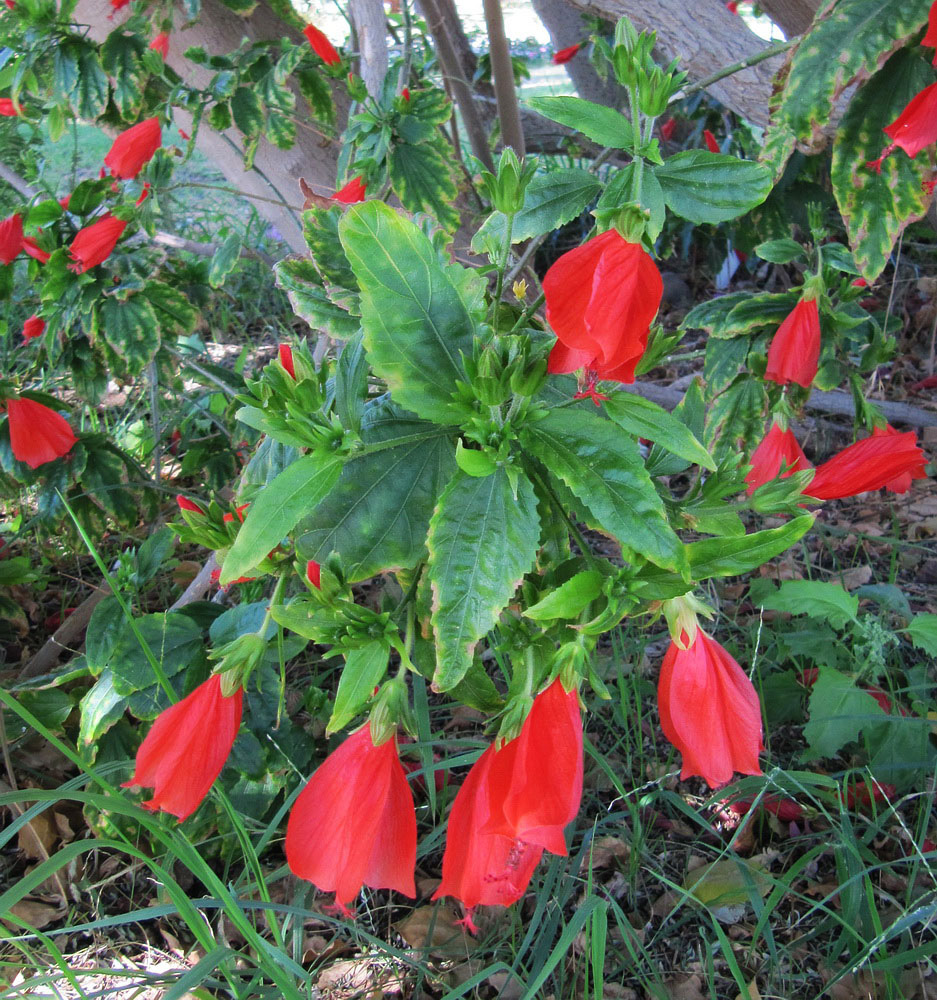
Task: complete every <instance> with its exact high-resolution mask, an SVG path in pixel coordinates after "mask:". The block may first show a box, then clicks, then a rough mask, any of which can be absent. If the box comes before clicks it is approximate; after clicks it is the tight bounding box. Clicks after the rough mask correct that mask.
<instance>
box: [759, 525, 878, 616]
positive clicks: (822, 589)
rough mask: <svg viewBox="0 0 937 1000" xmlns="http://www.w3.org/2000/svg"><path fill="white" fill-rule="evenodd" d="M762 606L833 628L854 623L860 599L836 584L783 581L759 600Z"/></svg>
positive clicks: (816, 581) (815, 581) (812, 581)
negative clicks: (777, 587)
mask: <svg viewBox="0 0 937 1000" xmlns="http://www.w3.org/2000/svg"><path fill="white" fill-rule="evenodd" d="M797 520H801V519H800V518H797ZM761 606H762V607H763V608H766V609H767V610H769V611H787V612H789V613H790V614H792V615H807V617H808V618H818V619H820V620H821V621H828V622H829V623H830V624H831V625H832V626H833V627H834V628H844V627H845V626H846V625H847V624H848V623H849V622H854V621H855V620H856V615H857V614H858V613H859V598H858V597H856V596H855V595H854V594H849V593H847V592H846V590H844V589H843V587H842V586H841V585H840V584H838V583H827V582H824V581H820V580H785V581H784V582H783V583H782V584H781V586H780V588H779V589H778V591H777V592H776V593H774V594H766V595H765V596H764V597H763V598H762V601H761Z"/></svg>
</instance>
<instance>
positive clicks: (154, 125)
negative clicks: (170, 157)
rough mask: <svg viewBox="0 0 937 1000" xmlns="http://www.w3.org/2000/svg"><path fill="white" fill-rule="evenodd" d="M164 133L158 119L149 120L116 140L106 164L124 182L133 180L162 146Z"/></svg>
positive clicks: (105, 158) (128, 130)
mask: <svg viewBox="0 0 937 1000" xmlns="http://www.w3.org/2000/svg"><path fill="white" fill-rule="evenodd" d="M162 142H163V133H162V129H161V128H160V126H159V119H158V118H147V119H146V121H142V122H140V123H139V124H137V125H134V126H133V127H132V128H128V129H127V130H126V131H125V132H121V133H120V135H119V136H117V138H116V139H115V140H114V143H113V145H112V146H111V148H110V151H109V152H108V154H107V156H105V157H104V163H105V165H106V166H108V167H110V171H111V174H112V175H113V176H114V177H117V178H119V179H120V180H123V181H130V180H133V179H134V177H136V176H137V174H138V173H140V171H141V170H142V169H143V167H144V165H145V164H146V163H148V162H149V161H150V160H151V159H152V158H153V154H154V153H155V152H156V150H157V149H159V147H160V146H161V145H162Z"/></svg>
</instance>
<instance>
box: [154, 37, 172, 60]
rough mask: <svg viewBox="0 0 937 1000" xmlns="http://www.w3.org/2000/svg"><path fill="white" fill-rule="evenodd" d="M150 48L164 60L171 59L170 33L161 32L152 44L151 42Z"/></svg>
mask: <svg viewBox="0 0 937 1000" xmlns="http://www.w3.org/2000/svg"><path fill="white" fill-rule="evenodd" d="M150 48H151V49H152V50H153V51H154V52H158V53H159V54H160V55H161V56H162V57H163V59H168V58H169V34H168V32H165V31H161V32H160V33H159V34H158V35H157V36H156V37H155V38H154V39H153V41H152V42H150Z"/></svg>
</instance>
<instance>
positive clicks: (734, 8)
mask: <svg viewBox="0 0 937 1000" xmlns="http://www.w3.org/2000/svg"><path fill="white" fill-rule="evenodd" d="M726 10H727V11H728V12H729V13H730V14H738V12H739V0H729V2H728V3H727V4H726Z"/></svg>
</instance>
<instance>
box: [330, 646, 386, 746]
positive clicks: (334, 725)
mask: <svg viewBox="0 0 937 1000" xmlns="http://www.w3.org/2000/svg"><path fill="white" fill-rule="evenodd" d="M389 656H390V650H389V648H388V647H387V645H386V644H385V643H383V642H369V643H368V644H367V645H366V646H362V647H361V648H360V649H352V650H350V651H349V652H348V653H346V654H345V666H344V667H343V668H342V676H341V677H340V678H339V681H338V690H337V691H336V692H335V707H334V708H333V709H332V716H331V718H330V719H329V724H328V725H327V726H326V729H325V732H326V735H328V734H330V733H337V732H338V731H339V729H344V728H345V726H347V725H348V723H349V722H351V720H352V719H353V718H354V717H355V716H356V715H357V714H358V713H359V712H360V711H362V710H363V709H364V707H365V705H367V703H368V702H369V701H370V700H371V694H372V692H373V691H374V688H375V687H377V685H378V684H380V683H381V681H382V680H383V679H384V674H385V673H387V660H388V658H389Z"/></svg>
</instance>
